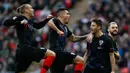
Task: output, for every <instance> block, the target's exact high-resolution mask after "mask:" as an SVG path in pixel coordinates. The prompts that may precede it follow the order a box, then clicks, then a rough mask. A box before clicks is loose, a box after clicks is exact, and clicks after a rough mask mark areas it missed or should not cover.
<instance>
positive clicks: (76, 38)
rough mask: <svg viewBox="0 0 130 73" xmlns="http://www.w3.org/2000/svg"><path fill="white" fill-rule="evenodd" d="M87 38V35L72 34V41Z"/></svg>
mask: <svg viewBox="0 0 130 73" xmlns="http://www.w3.org/2000/svg"><path fill="white" fill-rule="evenodd" d="M86 38H87V35H83V36H74V39H73V42H78V41H82V40H84V39H86Z"/></svg>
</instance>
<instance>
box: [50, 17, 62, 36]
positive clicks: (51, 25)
mask: <svg viewBox="0 0 130 73" xmlns="http://www.w3.org/2000/svg"><path fill="white" fill-rule="evenodd" d="M48 26H49V27H50V28H52V29H53V30H55V31H56V32H57V33H58V34H59V35H60V36H63V35H64V32H62V31H60V30H59V29H58V28H57V27H56V25H55V24H54V22H53V20H52V19H51V20H50V21H49V22H48Z"/></svg>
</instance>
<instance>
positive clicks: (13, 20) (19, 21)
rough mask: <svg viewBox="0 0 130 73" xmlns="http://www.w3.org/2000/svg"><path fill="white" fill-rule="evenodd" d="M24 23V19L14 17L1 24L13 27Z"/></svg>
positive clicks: (25, 21)
mask: <svg viewBox="0 0 130 73" xmlns="http://www.w3.org/2000/svg"><path fill="white" fill-rule="evenodd" d="M24 23H27V20H26V19H24V18H22V17H17V16H14V17H13V18H10V19H6V20H5V21H4V22H3V25H4V26H13V25H19V24H24Z"/></svg>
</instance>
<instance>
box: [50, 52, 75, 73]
mask: <svg viewBox="0 0 130 73" xmlns="http://www.w3.org/2000/svg"><path fill="white" fill-rule="evenodd" d="M55 53H56V59H55V61H54V63H53V65H52V66H51V68H50V70H51V73H63V72H64V69H65V66H66V65H68V64H72V63H73V59H74V58H75V57H76V56H77V55H75V54H73V53H69V52H55Z"/></svg>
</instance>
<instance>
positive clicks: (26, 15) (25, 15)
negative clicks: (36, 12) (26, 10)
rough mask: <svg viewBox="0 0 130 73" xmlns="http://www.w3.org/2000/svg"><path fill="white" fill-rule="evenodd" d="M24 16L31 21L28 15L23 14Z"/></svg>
mask: <svg viewBox="0 0 130 73" xmlns="http://www.w3.org/2000/svg"><path fill="white" fill-rule="evenodd" d="M23 16H25V17H26V18H27V19H31V17H30V16H28V15H27V14H23Z"/></svg>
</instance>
